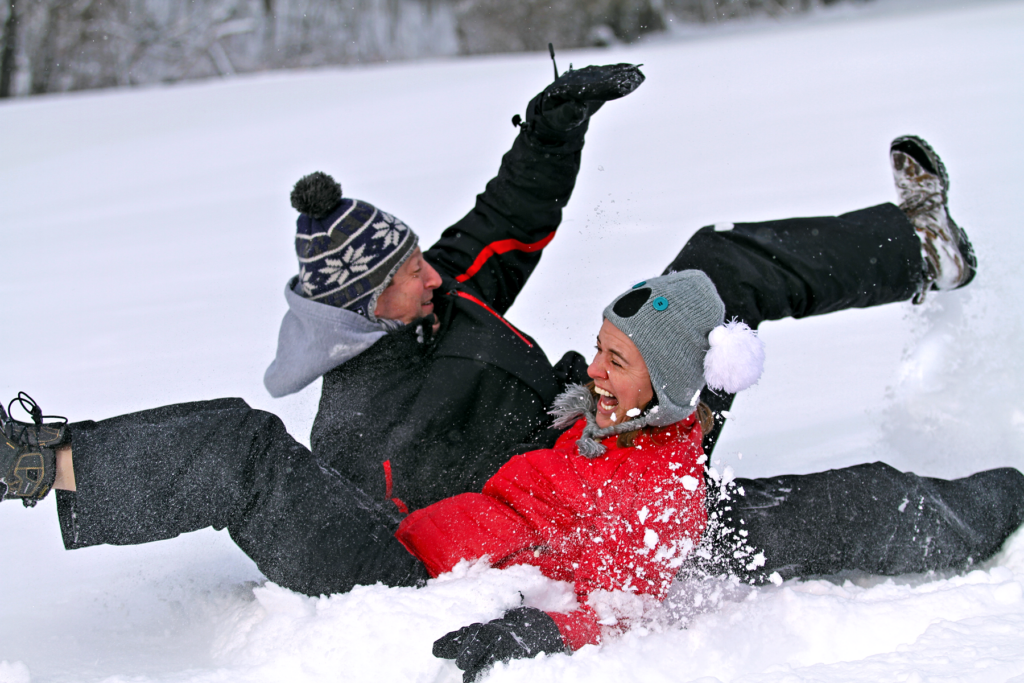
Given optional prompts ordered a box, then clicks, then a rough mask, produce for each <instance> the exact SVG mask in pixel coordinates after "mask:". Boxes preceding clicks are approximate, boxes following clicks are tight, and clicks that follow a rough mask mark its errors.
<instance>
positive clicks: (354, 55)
mask: <svg viewBox="0 0 1024 683" xmlns="http://www.w3.org/2000/svg"><path fill="white" fill-rule="evenodd" d="M836 1H839V0H191V1H190V2H181V0H30V1H28V2H25V0H0V13H3V12H4V10H6V13H5V14H0V16H2V17H3V31H2V41H3V45H2V50H0V97H9V96H11V95H13V94H16V93H15V90H18V91H26V90H27V91H28V92H31V93H46V92H63V91H68V90H81V89H87V88H102V87H109V86H117V85H120V86H126V85H136V84H144V83H159V82H174V81H180V80H186V79H193V78H205V77H216V76H230V75H233V74H236V73H244V72H252V71H260V70H264V69H272V68H294V67H309V66H320V65H325V64H346V63H350V62H369V61H380V60H386V59H409V58H416V57H424V56H436V55H454V54H460V53H461V54H474V53H481V52H514V51H521V50H543V49H545V48H546V46H547V44H548V43H549V42H551V43H554V44H555V45H556V46H557V47H560V48H570V47H582V46H590V45H607V44H610V43H616V42H630V41H634V40H637V39H638V38H640V37H642V36H644V35H645V34H648V33H652V32H656V31H662V30H664V29H665V28H666V27H667V26H669V25H677V24H678V23H679V22H680V21H698V22H717V21H723V20H728V19H731V18H734V17H745V16H751V15H757V14H762V15H770V16H779V15H782V14H787V13H790V12H797V11H805V10H807V9H809V8H810V7H812V5H817V4H822V3H824V4H831V3H832V2H836ZM847 1H850V0H847ZM862 1H863V0H862Z"/></svg>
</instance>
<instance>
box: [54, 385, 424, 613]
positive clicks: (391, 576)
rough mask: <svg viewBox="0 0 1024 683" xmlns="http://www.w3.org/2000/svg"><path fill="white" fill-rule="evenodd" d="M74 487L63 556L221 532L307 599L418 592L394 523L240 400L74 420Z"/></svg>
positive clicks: (276, 423)
mask: <svg viewBox="0 0 1024 683" xmlns="http://www.w3.org/2000/svg"><path fill="white" fill-rule="evenodd" d="M69 429H70V432H71V440H72V442H71V443H72V449H73V460H74V473H75V485H76V491H75V492H70V491H58V492H57V496H58V512H59V516H60V522H61V531H62V533H63V536H64V543H65V546H66V547H68V548H69V549H71V548H80V547H84V546H90V545H97V544H101V543H109V544H114V545H129V544H137V543H145V542H148V541H155V540H160V539H166V538H172V537H174V536H177V535H178V534H181V533H185V532H188V531H194V530H196V529H201V528H204V527H208V526H212V527H214V528H217V529H221V528H225V527H226V528H227V529H228V531H229V533H230V534H231V537H232V538H233V539H234V541H235V542H236V543H237V544H238V545H239V547H240V548H241V549H242V550H243V551H245V553H246V554H247V555H249V557H251V558H252V559H253V560H254V561H255V562H256V564H257V565H258V566H259V568H260V570H261V571H262V572H263V573H264V574H265V575H266V576H267V578H268V579H270V580H271V581H274V582H276V583H279V584H281V585H283V586H286V587H288V588H291V589H293V590H297V591H301V592H303V593H307V594H310V595H318V594H321V593H335V592H342V591H346V590H349V589H351V588H352V586H354V585H357V584H372V583H375V582H377V581H382V582H384V583H386V584H389V585H415V584H417V583H418V582H419V581H421V580H424V579H425V578H426V576H427V575H426V571H425V570H424V569H423V567H422V565H421V563H420V562H419V560H417V559H416V558H415V557H413V556H412V555H410V554H409V553H408V551H406V550H405V548H404V547H403V546H402V545H401V544H400V543H399V542H398V541H397V539H395V538H394V536H393V531H394V529H395V528H396V527H397V524H398V521H399V520H398V517H397V514H396V512H395V511H392V510H391V509H389V507H388V506H390V505H391V503H389V502H387V501H375V500H370V499H369V498H368V497H367V496H366V495H365V494H364V493H363V492H362V491H360V490H359V489H357V488H355V487H354V486H352V485H351V484H350V483H348V482H346V481H345V480H343V479H342V478H341V477H338V476H336V475H334V474H333V473H331V472H329V471H327V470H325V469H322V468H321V467H320V466H319V465H317V463H316V462H315V461H314V459H313V457H312V456H311V454H310V452H309V451H308V450H307V449H306V448H305V447H303V446H302V445H301V444H299V443H297V442H296V441H295V440H294V439H292V437H291V436H290V435H289V434H288V433H287V431H286V430H285V428H284V425H283V424H282V423H281V421H280V420H279V419H278V418H277V417H275V416H274V415H271V414H269V413H266V412H263V411H259V410H253V409H252V408H250V407H249V406H248V405H246V403H245V402H244V401H242V400H241V399H221V400H216V401H205V402H198V403H187V404H180V405H174V406H167V407H163V408H157V409H155V410H148V411H143V412H140V413H134V414H131V415H124V416H121V417H116V418H112V419H110V420H104V421H102V422H98V423H97V422H82V423H76V424H73V425H70V427H69Z"/></svg>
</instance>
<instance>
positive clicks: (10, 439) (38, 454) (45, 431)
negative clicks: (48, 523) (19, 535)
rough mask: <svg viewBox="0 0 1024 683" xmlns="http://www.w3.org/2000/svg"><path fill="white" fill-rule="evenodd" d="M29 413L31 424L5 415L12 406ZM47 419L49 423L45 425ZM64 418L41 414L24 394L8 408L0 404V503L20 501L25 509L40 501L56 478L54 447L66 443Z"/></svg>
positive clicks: (20, 393) (55, 449) (55, 452)
mask: <svg viewBox="0 0 1024 683" xmlns="http://www.w3.org/2000/svg"><path fill="white" fill-rule="evenodd" d="M15 403H17V404H18V405H19V406H20V407H21V408H22V410H24V411H25V412H26V413H28V414H29V415H30V416H31V418H32V422H19V421H17V420H13V419H11V418H10V417H9V416H8V414H7V413H8V412H10V411H11V409H12V408H13V406H14V404H15ZM46 419H50V420H54V421H52V422H46V423H44V422H43V420H46ZM67 422H68V421H67V419H66V418H63V417H55V416H51V415H46V416H44V415H43V411H42V410H41V409H40V408H39V405H38V404H36V402H35V401H33V400H32V397H31V396H29V395H28V394H26V393H25V392H19V393H18V396H17V398H15V399H14V400H13V401H11V402H10V404H9V405H8V406H7V412H5V411H4V409H3V406H2V405H0V430H2V432H3V444H0V500H7V499H19V500H21V502H22V503H24V504H25V506H26V507H32V506H33V505H35V504H36V503H37V502H38V501H40V500H42V499H43V497H44V496H46V494H47V493H49V491H50V488H52V487H53V481H54V479H55V478H56V477H57V448H58V447H59V446H62V445H64V444H65V443H67V442H68V438H67Z"/></svg>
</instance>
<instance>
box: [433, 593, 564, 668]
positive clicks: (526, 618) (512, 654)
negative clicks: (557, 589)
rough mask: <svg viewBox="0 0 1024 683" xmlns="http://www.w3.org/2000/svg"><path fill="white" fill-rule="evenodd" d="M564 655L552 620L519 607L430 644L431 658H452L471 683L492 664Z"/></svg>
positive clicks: (529, 609) (538, 611)
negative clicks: (497, 617)
mask: <svg viewBox="0 0 1024 683" xmlns="http://www.w3.org/2000/svg"><path fill="white" fill-rule="evenodd" d="M541 652H545V653H548V654H553V653H555V652H567V649H566V647H565V643H563V642H562V635H561V633H559V631H558V626H557V625H556V624H555V621H554V619H552V618H551V617H549V616H548V615H547V614H545V613H544V612H542V611H541V610H539V609H534V608H533V607H519V608H517V609H514V610H510V611H508V612H505V616H503V617H502V618H501V619H495V620H494V621H489V622H487V623H486V624H470V625H469V626H463V627H462V628H460V629H459V630H458V631H452V632H451V633H449V634H448V635H446V636H443V637H442V638H438V639H437V640H436V641H434V656H435V657H439V658H441V659H454V660H455V665H456V666H457V667H459V668H460V669H462V670H463V671H464V672H465V673H464V674H463V675H462V680H463V683H471V682H472V681H475V680H476V679H477V676H479V675H480V674H481V673H483V671H484V670H486V669H488V668H490V667H491V666H492V665H493V664H494V663H495V662H507V661H508V660H510V659H525V658H529V657H536V656H537V655H538V654H540V653H541Z"/></svg>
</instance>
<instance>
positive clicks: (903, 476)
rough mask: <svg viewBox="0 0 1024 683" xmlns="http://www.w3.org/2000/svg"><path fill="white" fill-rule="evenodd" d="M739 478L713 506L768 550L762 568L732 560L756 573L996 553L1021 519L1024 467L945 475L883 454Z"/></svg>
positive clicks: (885, 566) (888, 566)
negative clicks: (904, 466) (860, 461)
mask: <svg viewBox="0 0 1024 683" xmlns="http://www.w3.org/2000/svg"><path fill="white" fill-rule="evenodd" d="M736 484H737V485H738V487H740V488H742V489H743V495H733V496H732V499H731V500H730V501H723V502H722V503H719V504H717V505H716V506H715V507H716V509H717V511H718V512H719V515H720V516H721V517H722V518H723V519H724V520H725V523H726V525H727V526H728V527H730V528H735V529H745V530H746V531H747V535H746V537H745V540H746V542H747V543H749V544H750V545H751V546H752V547H753V548H754V550H756V551H760V552H763V553H764V556H765V560H766V564H765V565H764V566H762V567H759V568H756V569H754V570H752V571H747V570H745V568H744V567H742V566H740V564H739V563H736V566H733V567H732V568H731V569H732V571H734V572H736V573H738V574H739V575H741V576H743V575H746V576H749V577H750V578H752V579H754V580H764V579H765V578H766V577H768V576H769V575H770V574H771V573H772V572H778V573H779V574H780V575H781V576H782V578H784V579H788V578H792V577H798V576H811V575H822V574H835V573H837V572H842V571H863V572H868V573H871V574H882V575H898V574H909V573H919V572H926V571H930V570H943V569H963V568H966V567H968V566H970V565H971V564H974V563H978V562H982V561H984V560H987V559H988V558H990V557H991V556H992V555H994V554H995V553H996V552H997V551H998V550H999V548H1000V547H1001V546H1002V544H1003V541H1005V540H1006V538H1007V537H1008V536H1009V535H1010V534H1011V533H1013V532H1014V531H1015V530H1016V529H1017V528H1018V527H1019V526H1020V525H1021V523H1022V522H1024V475H1022V474H1021V473H1020V472H1018V471H1017V470H1015V469H1012V468H1002V469H995V470H988V471H986V472H979V473H977V474H974V475H972V476H970V477H966V478H963V479H955V480H952V481H948V480H944V479H933V478H930V477H919V476H917V475H916V474H913V473H910V472H899V471H898V470H895V469H893V468H892V467H890V466H888V465H886V464H884V463H880V462H876V463H871V464H865V465H857V466H855V467H847V468H843V469H837V470H829V471H827V472H818V473H815V474H807V475H785V476H781V477H771V478H767V479H737V480H736ZM726 507H728V508H731V509H728V510H727V509H726ZM740 520H742V522H740ZM726 561H729V560H728V558H727V560H726ZM744 561H749V558H747V559H746V560H744Z"/></svg>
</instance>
